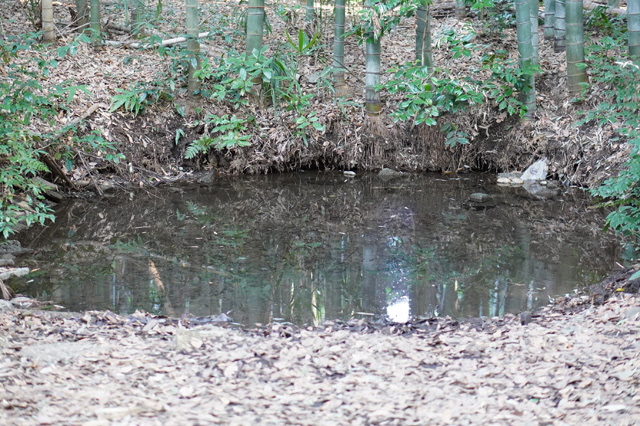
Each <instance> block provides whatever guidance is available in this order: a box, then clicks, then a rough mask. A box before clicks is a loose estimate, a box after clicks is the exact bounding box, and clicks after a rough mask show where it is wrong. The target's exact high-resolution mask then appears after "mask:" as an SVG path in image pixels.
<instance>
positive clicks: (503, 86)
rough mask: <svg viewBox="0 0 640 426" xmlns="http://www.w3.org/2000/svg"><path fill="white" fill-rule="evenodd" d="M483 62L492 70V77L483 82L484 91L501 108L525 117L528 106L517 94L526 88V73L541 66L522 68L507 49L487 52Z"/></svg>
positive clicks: (511, 113)
mask: <svg viewBox="0 0 640 426" xmlns="http://www.w3.org/2000/svg"><path fill="white" fill-rule="evenodd" d="M481 62H482V68H483V69H484V70H489V71H491V79H489V80H487V81H485V82H483V84H482V90H483V92H484V93H485V94H486V95H487V97H488V98H490V99H493V100H494V101H495V102H496V104H497V106H498V109H499V110H501V111H506V112H507V113H508V114H509V115H518V116H520V117H524V115H525V114H526V113H527V108H526V106H525V105H524V104H523V103H522V102H521V101H520V97H519V96H517V94H518V93H520V92H522V91H523V90H525V89H526V87H525V86H524V84H523V82H524V81H526V79H525V78H524V77H525V75H526V74H527V73H537V72H538V71H539V67H537V66H533V67H530V68H528V69H522V68H520V67H519V66H518V63H517V61H515V60H511V59H509V52H507V51H506V50H497V51H495V52H491V53H489V54H486V55H484V56H483V57H482V59H481Z"/></svg>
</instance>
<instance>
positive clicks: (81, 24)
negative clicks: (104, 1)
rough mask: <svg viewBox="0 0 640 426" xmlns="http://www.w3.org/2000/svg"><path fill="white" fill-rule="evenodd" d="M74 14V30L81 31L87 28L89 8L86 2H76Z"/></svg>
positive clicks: (77, 0) (85, 0) (81, 0)
mask: <svg viewBox="0 0 640 426" xmlns="http://www.w3.org/2000/svg"><path fill="white" fill-rule="evenodd" d="M76 12H77V15H76V16H77V18H76V20H77V22H76V28H78V29H79V30H81V31H82V30H84V29H85V28H86V27H88V26H89V8H88V7H87V0H76Z"/></svg>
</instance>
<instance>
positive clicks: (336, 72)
mask: <svg viewBox="0 0 640 426" xmlns="http://www.w3.org/2000/svg"><path fill="white" fill-rule="evenodd" d="M345 3H346V1H345V0H336V4H335V24H334V28H335V29H334V35H333V78H334V81H335V83H334V84H335V89H336V96H338V97H342V96H346V95H347V87H346V84H345V82H344V73H345V71H346V69H345V67H344V19H345Z"/></svg>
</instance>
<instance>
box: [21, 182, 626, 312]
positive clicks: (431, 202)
mask: <svg viewBox="0 0 640 426" xmlns="http://www.w3.org/2000/svg"><path fill="white" fill-rule="evenodd" d="M493 182H495V177H493V176H490V175H475V176H473V175H469V176H468V177H463V176H461V177H456V178H446V177H443V176H440V175H438V176H424V175H422V176H413V175H411V176H406V177H404V176H403V177H400V178H394V179H383V178H380V177H378V176H374V175H364V176H360V175H359V176H357V177H356V178H353V179H349V178H345V177H344V176H343V175H342V174H340V173H298V174H288V175H269V176H256V177H243V178H237V179H220V180H217V181H216V182H215V184H213V185H209V186H204V185H199V184H191V185H183V186H177V187H172V188H168V187H165V188H159V189H156V190H153V191H151V192H149V191H138V192H130V193H127V194H122V195H118V196H115V197H112V198H108V199H102V200H99V201H98V200H93V201H73V202H67V203H65V204H63V205H61V206H60V207H59V209H58V212H57V221H56V223H55V224H54V225H52V226H49V227H47V228H44V229H43V228H40V229H31V230H30V231H29V232H28V233H27V234H24V235H22V236H21V241H22V243H23V245H26V246H28V247H31V248H33V249H34V250H35V251H36V252H35V255H33V256H30V257H29V258H27V259H26V260H25V261H26V262H27V263H29V266H30V267H31V268H33V269H34V270H35V271H34V272H32V273H31V274H30V275H29V276H27V277H26V278H23V279H21V280H16V281H13V282H12V283H11V285H12V286H13V287H14V289H16V290H18V291H20V292H22V293H25V294H27V295H30V296H33V297H37V298H40V299H45V300H53V301H55V302H57V303H59V304H62V305H64V306H65V307H66V308H67V309H69V310H84V309H110V310H112V311H114V312H118V313H131V312H134V311H135V310H137V309H140V310H144V311H149V312H152V313H158V314H165V315H170V316H180V315H182V314H184V313H185V312H188V313H190V314H193V315H196V316H216V315H218V314H220V313H222V312H225V313H226V312H229V316H230V317H231V318H233V320H234V321H237V322H240V323H244V324H254V323H267V322H270V321H273V320H279V319H283V320H287V321H292V322H296V323H299V324H304V323H314V322H318V321H322V320H324V319H348V318H352V317H354V316H355V317H358V316H361V315H365V314H374V315H388V316H389V317H390V318H391V319H394V320H397V321H404V320H406V319H407V318H409V317H415V316H444V315H450V316H452V317H471V316H495V315H503V314H504V313H507V312H513V313H517V312H521V311H523V310H530V309H535V308H536V307H539V306H540V305H543V304H546V303H548V301H549V298H550V297H555V296H558V295H562V294H566V293H570V292H572V291H573V290H574V289H576V288H580V287H583V286H586V285H589V284H592V283H594V282H597V281H598V280H599V279H600V278H602V277H604V276H605V275H606V274H607V273H608V272H609V271H610V270H611V269H612V267H613V266H614V263H615V261H616V260H617V257H618V255H619V249H618V246H619V244H618V243H617V242H616V241H615V240H612V239H608V238H607V237H606V236H605V234H603V233H602V231H601V227H602V224H603V216H602V214H601V213H599V212H597V211H594V210H591V209H587V207H588V206H589V205H590V202H589V201H588V200H587V198H586V197H585V196H584V195H583V194H582V192H580V191H578V190H568V189H565V190H564V191H565V192H564V193H563V194H562V195H561V196H559V197H557V198H556V199H554V200H540V199H538V198H536V197H534V196H532V195H530V194H529V193H528V192H527V191H525V190H524V189H522V188H501V187H498V186H496V185H495V184H494V183H493ZM479 191H482V192H486V193H488V194H491V195H492V196H493V199H494V200H495V204H496V206H495V207H493V208H488V209H480V210H475V209H474V208H469V207H470V206H469V205H468V204H467V200H468V198H469V195H470V194H471V193H474V192H479Z"/></svg>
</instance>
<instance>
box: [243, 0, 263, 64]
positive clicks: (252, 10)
mask: <svg viewBox="0 0 640 426" xmlns="http://www.w3.org/2000/svg"><path fill="white" fill-rule="evenodd" d="M263 27H264V0H249V10H248V13H247V43H246V52H247V55H251V54H253V51H254V50H256V49H257V50H260V49H261V48H262V34H263V31H264V30H263Z"/></svg>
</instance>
